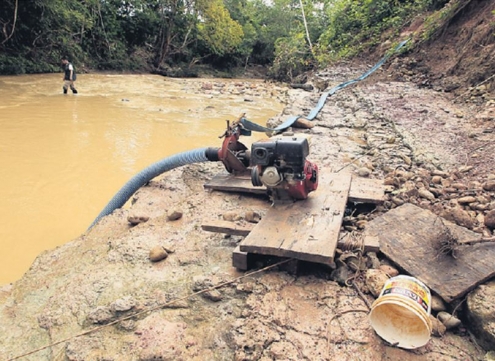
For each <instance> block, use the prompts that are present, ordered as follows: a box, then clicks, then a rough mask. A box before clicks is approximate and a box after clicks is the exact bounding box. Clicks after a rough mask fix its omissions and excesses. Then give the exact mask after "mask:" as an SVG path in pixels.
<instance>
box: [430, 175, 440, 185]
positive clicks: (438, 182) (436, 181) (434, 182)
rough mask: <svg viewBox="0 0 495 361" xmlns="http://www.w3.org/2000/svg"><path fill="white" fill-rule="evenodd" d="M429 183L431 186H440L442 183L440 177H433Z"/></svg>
mask: <svg viewBox="0 0 495 361" xmlns="http://www.w3.org/2000/svg"><path fill="white" fill-rule="evenodd" d="M431 182H432V183H433V184H441V183H442V177H440V176H439V175H436V176H433V177H432V178H431Z"/></svg>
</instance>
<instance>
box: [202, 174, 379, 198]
mask: <svg viewBox="0 0 495 361" xmlns="http://www.w3.org/2000/svg"><path fill="white" fill-rule="evenodd" d="M320 173H322V172H320ZM320 178H321V175H320ZM321 183H322V182H321V180H320V181H319V185H318V187H320V186H321ZM204 187H205V188H206V189H212V190H220V191H225V192H244V193H252V194H266V188H265V187H255V186H253V184H252V183H251V176H250V175H242V176H238V175H237V176H234V175H233V174H230V173H221V174H218V175H216V176H215V177H213V178H212V179H211V180H210V181H209V182H208V183H206V184H205V185H204ZM316 192H319V189H317V190H316ZM384 193H385V186H384V184H383V181H382V180H381V179H369V178H361V177H352V182H351V187H350V190H349V195H348V198H349V201H351V202H362V203H375V204H377V203H381V202H383V198H384Z"/></svg>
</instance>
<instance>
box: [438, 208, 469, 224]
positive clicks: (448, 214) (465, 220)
mask: <svg viewBox="0 0 495 361" xmlns="http://www.w3.org/2000/svg"><path fill="white" fill-rule="evenodd" d="M443 216H444V217H445V218H446V219H447V220H449V221H452V222H455V223H457V224H458V225H460V226H463V227H466V228H469V229H472V228H473V227H474V220H473V219H472V218H471V216H470V215H469V213H468V212H466V211H465V210H463V209H462V208H460V207H453V208H448V209H446V210H445V212H444V214H443Z"/></svg>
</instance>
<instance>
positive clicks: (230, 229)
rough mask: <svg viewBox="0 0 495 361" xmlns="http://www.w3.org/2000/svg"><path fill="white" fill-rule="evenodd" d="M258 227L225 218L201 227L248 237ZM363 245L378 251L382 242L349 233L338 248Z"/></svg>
mask: <svg viewBox="0 0 495 361" xmlns="http://www.w3.org/2000/svg"><path fill="white" fill-rule="evenodd" d="M254 227H256V224H255V223H246V224H244V225H239V224H236V223H234V222H230V221H223V220H206V221H203V224H202V225H201V228H202V229H203V230H204V231H208V232H217V233H225V234H230V235H233V236H244V237H246V236H247V235H248V234H249V233H250V232H251V231H252V230H253V229H254ZM361 247H363V249H364V252H365V253H366V252H378V251H380V244H379V242H378V237H369V236H368V237H366V238H364V237H363V239H362V240H354V239H352V235H351V233H347V234H346V235H345V236H344V237H343V238H341V239H339V241H338V243H337V248H340V249H342V250H353V249H356V248H361Z"/></svg>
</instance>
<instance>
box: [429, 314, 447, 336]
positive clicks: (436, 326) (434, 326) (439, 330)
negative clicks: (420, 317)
mask: <svg viewBox="0 0 495 361" xmlns="http://www.w3.org/2000/svg"><path fill="white" fill-rule="evenodd" d="M430 320H431V333H432V335H433V336H435V337H442V336H443V335H445V332H447V327H445V325H444V324H443V323H442V322H440V320H438V319H437V318H436V317H434V316H432V315H430Z"/></svg>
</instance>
